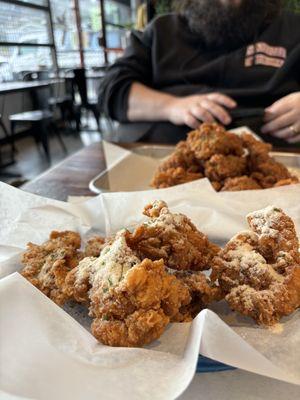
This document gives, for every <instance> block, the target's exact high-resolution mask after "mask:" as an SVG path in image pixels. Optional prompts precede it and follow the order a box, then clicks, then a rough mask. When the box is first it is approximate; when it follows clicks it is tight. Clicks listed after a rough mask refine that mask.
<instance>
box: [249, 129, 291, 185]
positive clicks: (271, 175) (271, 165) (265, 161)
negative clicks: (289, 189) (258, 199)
mask: <svg viewBox="0 0 300 400" xmlns="http://www.w3.org/2000/svg"><path fill="white" fill-rule="evenodd" d="M242 140H243V143H244V145H245V147H246V148H247V150H248V152H249V154H248V165H249V170H250V171H251V175H250V176H251V178H252V179H254V180H256V181H257V183H258V184H259V185H260V186H261V187H262V188H264V189H267V188H271V187H274V186H281V185H285V184H291V183H297V182H298V179H297V178H296V177H293V176H292V175H291V173H290V172H289V170H288V169H287V168H286V167H285V166H284V165H283V164H281V163H279V162H277V161H276V160H275V159H274V158H272V157H271V156H270V154H269V152H270V151H271V150H272V146H271V145H270V144H268V143H264V142H260V141H258V140H256V139H255V138H254V137H253V136H252V135H249V134H244V135H242Z"/></svg>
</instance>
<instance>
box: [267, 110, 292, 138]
mask: <svg viewBox="0 0 300 400" xmlns="http://www.w3.org/2000/svg"><path fill="white" fill-rule="evenodd" d="M294 120H295V115H294V113H293V112H289V113H287V114H283V115H280V116H278V117H277V118H275V119H273V120H271V121H270V122H268V123H267V124H265V125H263V127H262V128H261V131H262V133H272V132H276V131H279V130H280V129H283V128H287V127H289V126H290V125H292V124H293V123H294Z"/></svg>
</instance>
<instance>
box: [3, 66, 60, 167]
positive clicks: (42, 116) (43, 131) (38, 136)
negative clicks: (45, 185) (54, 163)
mask: <svg viewBox="0 0 300 400" xmlns="http://www.w3.org/2000/svg"><path fill="white" fill-rule="evenodd" d="M36 77H37V74H36V73H35V75H34V76H33V75H31V76H30V74H29V76H28V75H26V77H25V78H24V80H34V79H35V78H36ZM30 96H31V100H32V104H33V107H34V110H33V111H25V112H21V113H18V114H12V115H10V116H9V120H10V126H11V134H12V136H13V137H14V136H15V134H16V127H17V126H18V125H20V124H22V125H27V124H29V125H30V126H31V128H32V129H31V132H32V135H33V137H34V139H35V142H36V145H37V146H39V144H40V143H41V145H42V147H43V150H44V152H45V155H46V158H47V161H48V162H50V161H51V159H50V149H49V132H52V133H54V134H55V136H56V137H57V139H58V141H59V143H60V145H61V147H62V149H63V151H64V152H65V153H67V149H66V146H65V144H64V142H63V140H62V137H61V135H60V132H59V129H58V127H57V125H56V123H55V121H54V114H53V112H52V111H51V110H50V109H49V103H48V99H49V98H50V97H51V87H50V85H47V86H44V87H40V88H35V89H34V90H31V91H30Z"/></svg>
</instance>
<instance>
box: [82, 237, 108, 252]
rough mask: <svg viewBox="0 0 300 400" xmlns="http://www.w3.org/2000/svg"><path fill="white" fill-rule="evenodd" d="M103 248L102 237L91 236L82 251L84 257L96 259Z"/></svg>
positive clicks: (103, 240)
mask: <svg viewBox="0 0 300 400" xmlns="http://www.w3.org/2000/svg"><path fill="white" fill-rule="evenodd" d="M104 246H105V239H104V238H103V237H101V236H93V237H91V238H90V239H89V240H88V241H87V244H86V246H85V249H84V256H85V257H98V256H99V255H100V253H101V250H102V249H103V247H104Z"/></svg>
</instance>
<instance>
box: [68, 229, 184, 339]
mask: <svg viewBox="0 0 300 400" xmlns="http://www.w3.org/2000/svg"><path fill="white" fill-rule="evenodd" d="M125 234H126V232H125V231H121V232H119V233H118V234H117V235H116V237H115V240H114V241H113V242H112V243H111V244H109V245H107V246H106V247H104V249H103V250H102V252H101V254H100V257H98V258H94V257H89V258H85V259H83V260H82V261H81V262H80V263H79V265H78V267H77V268H76V269H75V270H74V271H72V272H71V273H70V276H72V280H70V279H68V283H69V284H71V285H70V286H69V290H68V294H69V296H70V297H72V296H74V298H75V299H77V300H78V301H84V300H87V298H89V300H90V306H89V310H90V315H91V316H92V317H93V318H94V320H93V323H92V333H93V335H94V336H95V337H96V338H97V339H98V340H100V341H101V342H102V343H104V344H107V345H110V346H142V345H144V344H147V343H150V342H151V341H153V340H155V339H157V338H158V337H159V336H160V335H161V334H162V333H163V331H164V329H165V327H166V325H167V324H168V323H169V322H170V319H171V318H172V317H173V316H174V315H176V314H177V313H178V311H179V308H180V307H182V306H185V305H187V304H188V303H189V302H190V294H189V290H188V288H187V287H186V286H185V285H184V284H183V283H181V281H180V280H178V279H176V278H175V277H174V276H172V275H170V274H168V273H167V271H166V269H165V266H164V263H163V261H162V260H160V261H154V262H152V261H151V260H148V259H144V260H143V261H141V260H140V259H139V258H138V257H137V256H136V254H135V253H134V252H133V250H131V249H130V248H129V247H128V245H127V243H126V236H125ZM71 281H72V282H71Z"/></svg>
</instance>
